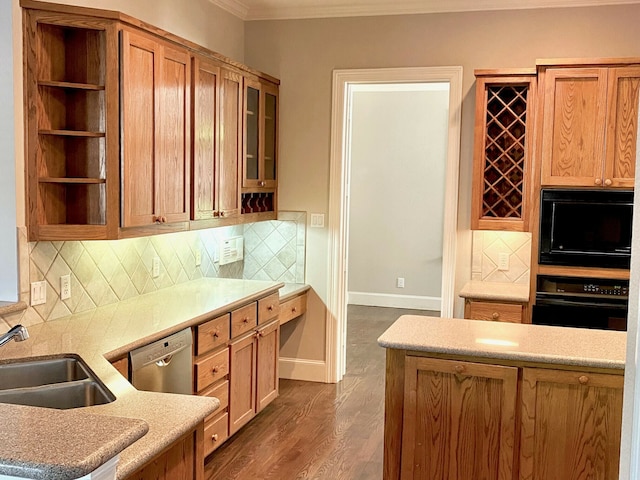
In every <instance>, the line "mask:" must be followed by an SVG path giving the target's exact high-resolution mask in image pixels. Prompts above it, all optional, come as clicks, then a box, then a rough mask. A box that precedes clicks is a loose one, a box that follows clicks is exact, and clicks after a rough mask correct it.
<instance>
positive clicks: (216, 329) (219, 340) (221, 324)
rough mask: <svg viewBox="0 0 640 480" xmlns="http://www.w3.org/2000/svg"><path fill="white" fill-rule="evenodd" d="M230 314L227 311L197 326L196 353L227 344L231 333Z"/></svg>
mask: <svg viewBox="0 0 640 480" xmlns="http://www.w3.org/2000/svg"><path fill="white" fill-rule="evenodd" d="M229 322H230V315H229V314H228V313H227V314H226V315H223V316H221V317H217V318H214V319H213V320H209V321H208V322H205V323H203V324H202V325H198V326H197V327H196V355H202V354H203V353H206V352H208V351H210V350H213V349H215V348H217V347H221V346H222V345H225V344H226V343H227V341H228V340H229V338H231V337H230V336H229V333H230V325H229Z"/></svg>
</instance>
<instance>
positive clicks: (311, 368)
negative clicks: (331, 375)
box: [279, 357, 327, 383]
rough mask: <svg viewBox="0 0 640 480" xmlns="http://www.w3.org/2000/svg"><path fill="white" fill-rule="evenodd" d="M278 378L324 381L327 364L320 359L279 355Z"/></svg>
mask: <svg viewBox="0 0 640 480" xmlns="http://www.w3.org/2000/svg"><path fill="white" fill-rule="evenodd" d="M279 368H280V378H286V379H288V380H304V381H307V382H323V383H324V382H326V379H327V365H326V363H325V362H324V361H322V360H304V359H299V358H287V357H280V364H279Z"/></svg>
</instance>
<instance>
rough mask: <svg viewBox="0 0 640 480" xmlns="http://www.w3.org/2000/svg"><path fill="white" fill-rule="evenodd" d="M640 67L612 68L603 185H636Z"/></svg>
mask: <svg viewBox="0 0 640 480" xmlns="http://www.w3.org/2000/svg"><path fill="white" fill-rule="evenodd" d="M638 91H640V67H638V66H634V67H621V68H611V69H610V70H609V100H608V110H609V117H608V122H607V156H606V162H605V175H604V185H605V186H612V187H627V188H633V185H634V180H635V164H636V148H637V145H636V143H637V138H636V137H637V134H638V100H639V99H638Z"/></svg>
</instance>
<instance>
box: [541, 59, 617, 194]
mask: <svg viewBox="0 0 640 480" xmlns="http://www.w3.org/2000/svg"><path fill="white" fill-rule="evenodd" d="M544 81H545V91H544V106H543V108H544V123H543V130H542V156H541V158H542V162H543V163H542V184H543V185H564V186H569V185H576V186H579V185H584V186H597V185H600V184H601V183H602V159H603V152H604V138H605V129H604V126H605V121H606V102H607V70H606V69H605V68H552V69H548V70H547V71H546V73H545V79H544Z"/></svg>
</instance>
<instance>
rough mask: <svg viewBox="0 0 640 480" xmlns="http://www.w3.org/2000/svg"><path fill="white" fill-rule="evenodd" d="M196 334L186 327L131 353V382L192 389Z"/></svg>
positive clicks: (158, 387) (148, 387)
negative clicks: (192, 346)
mask: <svg viewBox="0 0 640 480" xmlns="http://www.w3.org/2000/svg"><path fill="white" fill-rule="evenodd" d="M192 343H193V337H192V335H191V329H190V328H186V329H184V330H181V331H179V332H177V333H174V334H172V335H170V336H168V337H166V338H163V339H161V340H158V341H157V342H153V343H150V344H149V345H145V346H144V347H140V348H138V349H136V350H132V351H131V352H130V353H129V359H130V361H131V383H132V384H133V386H134V387H136V388H137V389H138V390H147V391H150V392H166V393H184V394H191V393H193V392H192V383H193V382H192V368H193V367H192V354H191V345H192Z"/></svg>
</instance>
